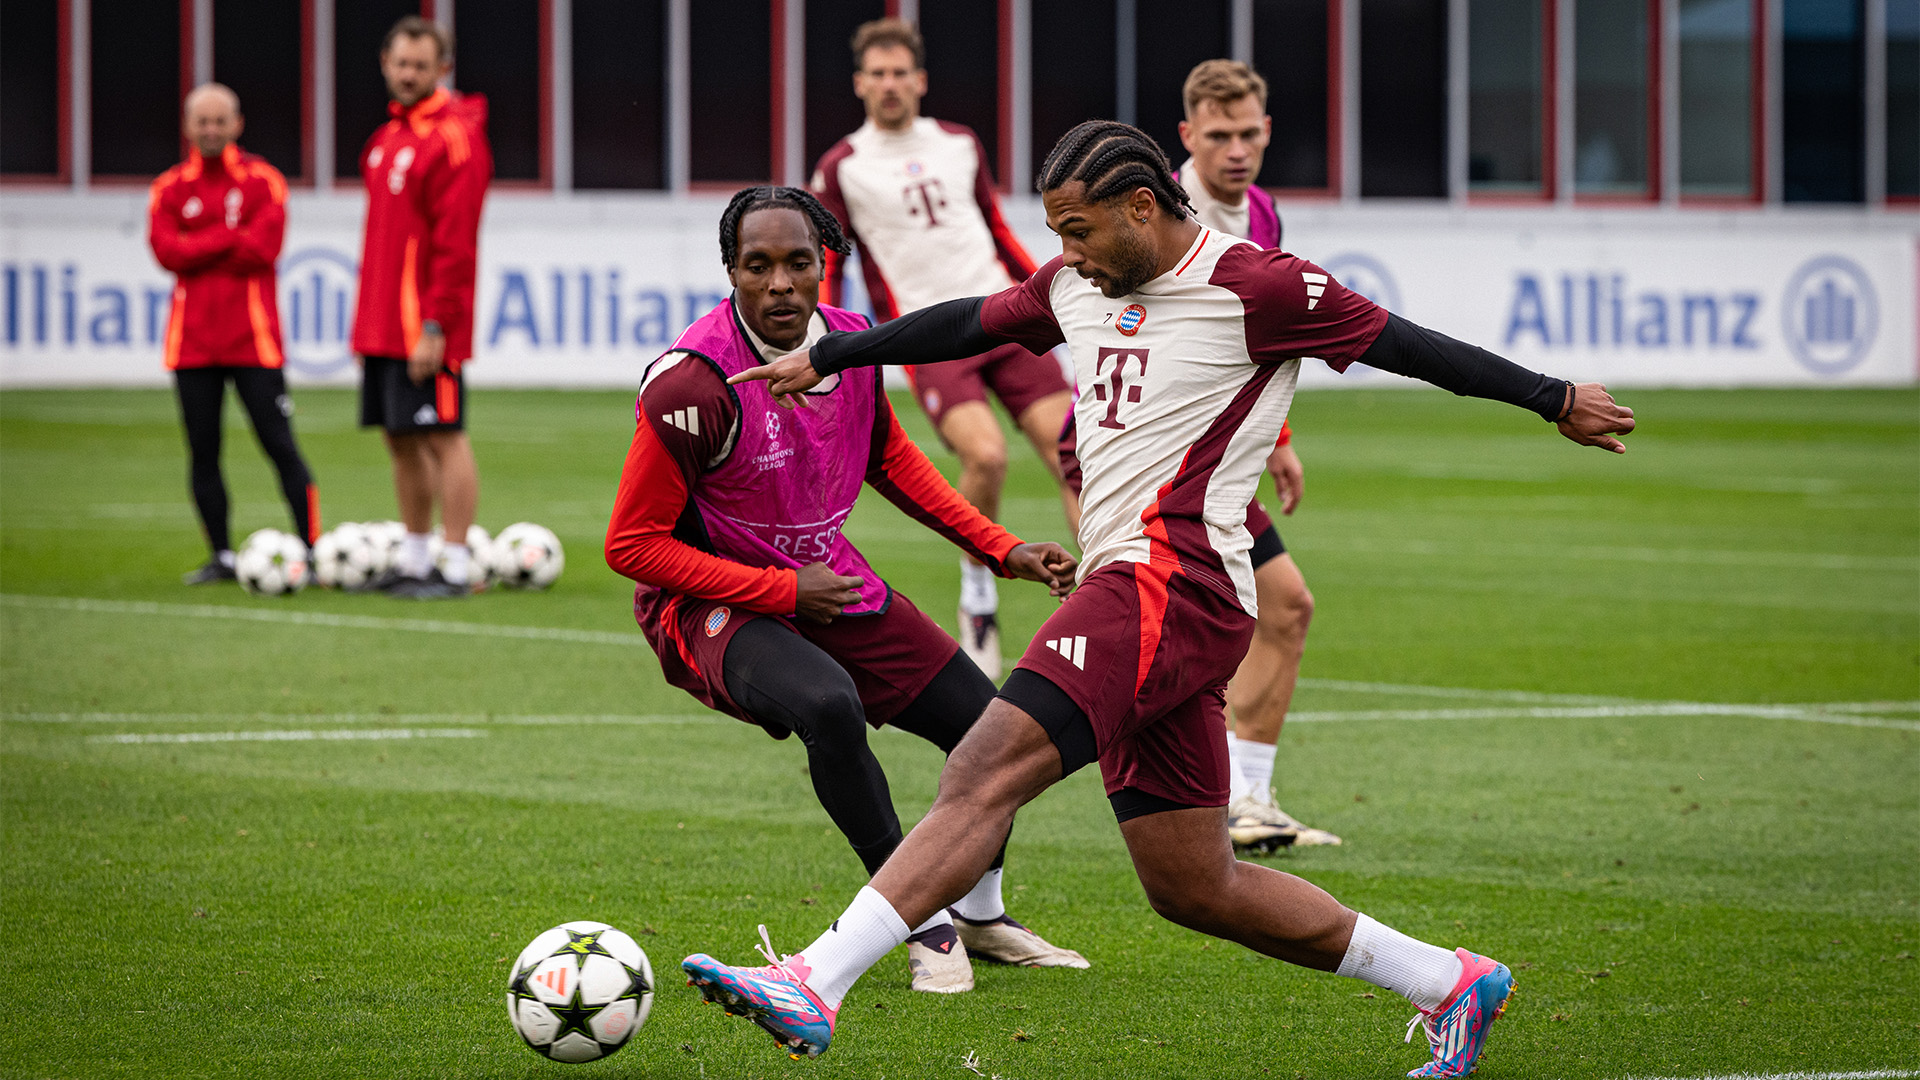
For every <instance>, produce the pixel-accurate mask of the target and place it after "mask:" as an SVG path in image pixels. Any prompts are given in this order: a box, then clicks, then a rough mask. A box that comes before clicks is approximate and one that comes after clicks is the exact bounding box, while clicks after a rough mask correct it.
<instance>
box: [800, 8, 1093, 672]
mask: <svg viewBox="0 0 1920 1080" xmlns="http://www.w3.org/2000/svg"><path fill="white" fill-rule="evenodd" d="M924 56H925V49H924V47H923V45H922V42H921V40H920V32H919V31H918V30H915V29H914V28H913V26H912V25H911V24H909V23H906V22H903V21H901V20H899V19H876V20H874V21H873V22H870V23H866V24H864V25H862V26H861V27H860V29H859V30H858V31H856V32H855V33H854V36H853V63H854V69H855V70H854V74H853V91H854V93H855V94H856V95H858V96H859V98H860V100H861V101H862V102H863V103H864V104H865V105H866V109H867V122H866V123H865V124H862V125H861V126H860V129H859V130H858V131H855V132H854V133H853V134H851V135H849V136H847V137H846V138H844V139H841V140H840V141H839V142H837V143H835V144H834V145H833V147H832V149H829V150H828V151H827V152H826V153H825V154H823V155H821V158H820V164H819V166H818V167H817V168H816V169H815V171H814V174H813V189H814V191H815V192H816V193H817V194H819V196H820V201H821V202H823V203H825V204H826V207H827V209H829V210H831V211H833V213H834V216H835V217H837V218H839V219H840V223H841V225H842V226H843V227H844V228H845V229H846V232H847V236H848V238H849V239H851V240H852V241H853V242H854V243H855V244H856V245H858V246H859V249H860V266H861V269H862V271H863V272H864V274H865V277H866V281H867V293H868V295H869V297H870V298H871V299H872V301H873V310H874V312H875V314H876V315H877V316H878V317H879V318H880V319H881V320H882V321H885V320H887V319H891V318H894V317H895V316H897V315H899V314H900V313H901V312H903V311H913V310H915V309H917V308H922V307H925V306H927V305H928V304H934V303H938V302H940V301H942V300H952V299H954V298H955V297H961V296H974V295H978V294H980V293H987V292H996V291H998V290H1000V289H1004V288H1006V287H1007V286H1009V285H1012V284H1013V283H1014V282H1017V281H1025V280H1026V279H1027V277H1028V275H1030V274H1032V273H1033V260H1032V259H1031V258H1029V257H1028V256H1027V252H1026V249H1024V248H1022V247H1021V246H1020V241H1019V240H1018V239H1017V238H1015V236H1014V235H1013V230H1012V229H1010V228H1008V227H1007V223H1006V220H1005V219H1004V218H1002V217H1001V215H1000V201H999V199H998V198H997V197H996V196H995V195H994V192H993V175H992V173H991V172H990V171H989V170H988V168H987V155H986V151H985V150H984V149H983V148H982V147H981V145H980V138H979V136H977V135H975V134H974V133H973V131H972V130H971V129H969V128H967V127H965V126H963V125H960V124H954V123H949V122H947V121H945V120H934V119H931V118H929V117H925V116H921V115H920V99H921V98H922V97H924V96H925V95H926V92H927V72H926V68H925V66H924V65H923V63H922V60H923V58H924ZM843 270H844V263H843V262H842V260H841V258H840V257H839V256H838V255H836V254H834V253H832V252H829V253H828V254H827V289H828V292H827V298H828V300H829V302H831V301H832V299H833V297H834V295H835V294H836V293H837V291H838V289H839V285H840V279H841V277H842V274H843ZM1042 352H1043V354H1044V350H1042ZM907 377H908V379H909V380H911V381H912V383H913V391H914V394H913V396H914V400H916V401H918V402H919V403H920V407H921V408H922V409H925V410H926V413H927V418H928V419H930V420H932V421H933V426H934V429H935V430H937V431H938V432H939V433H940V439H941V441H942V442H945V443H946V444H947V445H948V446H950V447H952V448H953V452H954V453H955V454H956V455H957V456H958V457H959V458H960V482H959V484H958V487H959V488H960V494H962V495H965V496H966V497H967V501H968V502H971V503H972V504H973V505H974V506H975V507H977V508H979V510H980V512H981V513H983V514H985V515H987V517H989V518H992V517H996V516H998V515H999V513H1000V490H1001V488H1002V486H1004V485H1005V483H1006V479H1007V442H1006V437H1005V436H1004V435H1002V434H1001V433H1000V421H999V420H998V419H996V418H995V416H994V413H993V406H991V405H989V404H988V403H987V392H988V391H989V390H991V391H992V392H993V394H994V396H995V397H998V398H999V399H1000V403H1001V404H1002V405H1005V406H1006V407H1007V413H1008V414H1009V415H1010V416H1012V417H1013V419H1014V422H1015V423H1017V424H1019V425H1020V429H1021V430H1022V431H1024V432H1025V433H1026V435H1027V438H1028V440H1029V441H1030V442H1032V443H1033V447H1034V449H1035V450H1036V451H1038V452H1039V453H1040V460H1041V461H1042V462H1043V463H1044V464H1045V465H1046V466H1047V469H1048V470H1049V471H1050V472H1052V473H1053V474H1054V479H1055V480H1056V481H1058V480H1059V479H1060V466H1059V464H1058V463H1057V462H1056V461H1055V460H1054V453H1053V442H1054V437H1055V435H1056V434H1057V433H1058V432H1059V430H1060V424H1061V422H1062V421H1063V420H1064V419H1065V418H1066V415H1067V410H1068V408H1070V407H1071V405H1072V403H1073V393H1072V391H1071V390H1070V389H1069V388H1068V386H1067V380H1066V378H1065V377H1064V376H1062V375H1061V374H1060V365H1059V363H1058V362H1057V361H1055V360H1054V359H1053V357H1051V356H1046V355H1038V356H1036V355H1035V354H1034V353H1032V352H1030V351H1029V350H1027V349H1025V348H1023V347H1021V346H1020V345H1019V344H1017V343H1013V342H1004V343H1000V344H998V345H995V346H993V347H990V348H986V349H982V350H981V352H980V355H978V356H972V357H968V358H967V359H965V360H964V361H962V362H959V363H951V364H941V365H939V366H937V367H930V368H925V369H918V368H913V367H909V368H907ZM1060 497H1061V501H1062V502H1063V503H1064V504H1065V505H1066V508H1067V513H1068V515H1069V517H1071V515H1072V514H1073V513H1074V512H1075V508H1076V503H1075V502H1074V498H1073V495H1072V493H1071V492H1070V491H1068V490H1066V489H1064V488H1063V489H1062V490H1061V493H1060ZM999 609H1000V597H999V594H998V592H997V591H996V590H995V588H994V584H993V571H992V570H991V569H989V568H988V567H986V566H985V565H983V564H981V563H980V562H978V561H976V560H974V559H973V558H972V557H971V556H964V555H963V556H961V559H960V612H959V625H958V627H957V629H958V631H959V637H960V647H961V648H963V649H965V650H966V652H967V655H968V656H970V657H972V658H973V662H974V663H975V664H976V665H978V666H979V668H980V670H981V671H983V672H985V673H986V675H987V677H988V678H990V679H998V678H999V677H1000V622H999V614H998V613H999Z"/></svg>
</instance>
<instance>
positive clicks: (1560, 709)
mask: <svg viewBox="0 0 1920 1080" xmlns="http://www.w3.org/2000/svg"><path fill="white" fill-rule="evenodd" d="M1862 704H1872V705H1882V704H1888V703H1885V702H1864V703H1862ZM1842 705H1843V707H1844V703H1842ZM1887 711H1895V710H1887ZM1897 711H1901V712H1920V704H1914V705H1913V706H1912V707H1910V708H1902V709H1899V710H1897ZM1633 716H1745V717H1753V718H1755V719H1761V720H1800V721H1805V722H1808V723H1814V724H1840V725H1843V726H1846V727H1866V728H1893V729H1895V730H1899V731H1920V720H1887V719H1882V718H1880V717H1874V716H1861V715H1858V714H1857V713H1841V712H1838V711H1836V712H1826V711H1824V709H1823V707H1822V706H1819V705H1741V704H1733V703H1725V704H1720V703H1714V702H1705V701H1654V702H1647V703H1645V704H1636V705H1562V706H1536V707H1534V708H1530V709H1354V710H1325V711H1322V710H1301V711H1298V712H1290V713H1288V714H1287V722H1288V723H1297V724H1313V723H1330V722H1339V721H1354V720H1590V719H1606V718H1616V717H1633Z"/></svg>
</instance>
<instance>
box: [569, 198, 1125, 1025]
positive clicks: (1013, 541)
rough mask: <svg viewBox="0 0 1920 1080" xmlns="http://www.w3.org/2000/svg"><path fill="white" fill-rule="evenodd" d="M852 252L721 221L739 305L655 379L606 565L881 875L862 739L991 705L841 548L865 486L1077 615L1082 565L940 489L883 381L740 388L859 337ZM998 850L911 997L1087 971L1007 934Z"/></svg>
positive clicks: (675, 653) (806, 232)
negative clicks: (993, 968) (838, 288)
mask: <svg viewBox="0 0 1920 1080" xmlns="http://www.w3.org/2000/svg"><path fill="white" fill-rule="evenodd" d="M846 248H847V243H846V240H845V239H844V238H843V237H842V236H841V233H840V227H839V225H838V224H837V223H835V221H834V218H833V215H831V214H829V213H827V211H826V209H825V208H824V207H822V206H821V205H820V203H819V202H818V201H817V200H815V199H814V197H813V196H812V195H809V194H808V193H806V192H805V191H802V190H800V189H798V188H773V187H760V188H748V189H746V190H744V191H741V192H740V193H739V194H737V195H735V196H734V197H733V201H732V203H730V204H729V205H728V207H727V209H726V212H725V213H724V214H722V215H721V218H720V254H721V260H722V262H724V263H725V265H726V268H727V276H728V278H729V279H730V280H731V281H732V283H733V287H734V292H733V296H732V298H731V299H729V300H727V301H726V302H724V303H722V304H721V305H720V306H719V307H717V308H714V309H713V310H712V311H710V312H708V313H707V314H706V315H705V316H704V317H702V318H701V319H700V320H699V321H697V322H695V323H694V324H693V325H692V326H691V327H689V328H688V329H687V331H686V332H685V333H683V334H681V335H680V339H679V340H678V341H676V342H675V343H674V345H673V348H671V349H669V350H668V351H667V352H666V353H665V354H663V355H662V356H661V357H660V358H659V359H658V360H655V361H654V362H653V363H652V364H651V365H649V366H648V367H647V370H646V372H645V374H644V375H643V376H642V379H641V384H640V400H639V402H638V405H637V407H636V409H635V412H636V420H637V421H638V426H637V428H636V430H635V432H634V436H633V448H632V450H631V451H629V453H628V455H627V463H626V468H625V469H624V470H623V471H622V473H621V477H620V492H619V495H618V497H617V500H616V502H615V505H614V511H613V520H612V523H611V524H610V525H609V526H608V529H607V562H608V564H609V565H611V566H612V567H613V568H614V569H615V570H617V571H619V572H620V573H621V574H623V575H625V576H627V577H630V578H632V579H634V580H635V581H637V582H639V583H640V584H639V587H638V588H637V589H635V591H634V615H635V618H636V619H638V621H639V623H640V626H641V629H642V630H644V631H645V632H646V636H647V640H648V642H649V643H651V644H652V646H653V649H654V651H655V652H656V653H658V654H659V656H660V667H661V670H662V672H663V673H664V674H665V675H666V678H667V681H668V682H670V683H672V684H673V685H675V686H678V687H680V688H681V689H683V690H685V691H687V692H688V693H690V694H692V695H693V696H694V697H696V698H698V699H699V700H700V701H701V702H703V703H704V704H706V705H708V706H710V707H712V708H715V709H718V710H720V711H722V712H725V713H728V714H730V715H732V716H735V717H738V718H740V719H742V720H747V721H750V722H752V723H756V724H759V725H760V726H761V727H763V728H765V729H766V730H767V733H768V734H770V735H772V736H773V737H774V738H777V739H784V738H786V737H787V736H788V735H792V734H797V735H799V736H800V741H801V743H803V744H804V745H805V746H806V749H807V771H808V773H809V774H810V775H811V776H812V778H813V788H814V792H815V793H816V794H817V795H818V796H819V798H820V805H821V806H822V807H824V808H825V809H826V811H827V816H828V817H830V818H832V819H833V823H834V824H835V825H837V826H839V828H840V832H841V833H842V834H843V835H844V836H845V837H846V838H847V842H848V843H849V844H851V845H852V846H853V850H854V853H855V854H856V855H858V856H859V857H860V860H861V861H862V862H863V863H865V864H866V867H867V872H868V873H869V874H871V873H873V872H875V871H877V870H879V869H880V867H881V865H882V864H884V863H885V862H886V861H887V857H888V856H889V855H891V854H892V853H893V850H894V848H896V847H898V846H899V844H900V819H899V817H898V816H896V815H895V813H894V809H893V798H892V796H891V794H890V793H889V792H888V790H887V777H886V774H885V773H884V772H882V771H881V769H880V763H879V762H878V761H876V760H875V759H874V756H873V751H872V750H870V749H869V748H868V746H867V735H866V727H867V725H868V724H872V725H874V726H876V727H877V726H879V725H881V724H892V725H893V726H894V727H896V728H899V729H900V730H902V731H909V732H912V733H913V734H915V735H918V736H920V737H921V738H923V739H926V740H927V741H928V742H931V743H933V744H934V745H936V746H938V747H940V749H941V750H943V751H947V752H951V751H952V750H953V749H954V747H955V746H957V745H959V743H960V740H961V737H962V736H964V735H965V734H966V733H967V730H968V729H969V728H970V727H972V726H973V723H974V721H975V720H977V719H979V717H980V714H981V711H982V710H983V709H985V708H986V706H987V703H988V702H990V701H992V700H993V683H992V682H991V681H990V680H988V679H987V677H986V676H985V675H983V674H981V672H980V669H979V668H977V667H975V666H974V665H973V662H972V661H971V660H969V659H967V658H966V656H964V655H962V654H961V652H960V650H959V647H958V646H956V645H955V644H954V641H953V639H952V638H950V637H948V636H947V635H946V634H944V633H942V632H941V630H940V628H939V627H938V626H936V625H935V624H934V622H933V620H931V619H929V618H927V617H926V616H925V615H923V614H921V613H920V611H919V609H918V608H916V607H914V605H913V603H912V601H910V600H908V599H907V598H906V597H905V596H903V595H901V594H900V593H897V592H894V591H892V590H891V589H890V588H888V586H887V583H886V582H885V581H883V580H881V578H880V575H879V574H877V573H875V572H874V570H873V567H871V566H869V565H868V564H867V561H866V559H865V558H864V557H862V556H861V554H860V552H859V551H858V550H856V549H855V548H854V546H853V545H852V544H851V543H849V542H848V541H847V538H846V537H845V536H844V535H842V533H841V528H842V526H843V525H844V524H845V523H846V519H847V515H848V514H849V513H851V512H852V510H853V506H854V502H855V500H856V499H858V498H859V495H860V487H861V484H862V482H865V483H867V484H870V485H872V486H873V487H874V489H875V490H877V491H879V492H880V493H881V494H883V495H885V496H886V497H887V498H888V499H889V500H890V501H891V502H893V504H894V505H896V506H898V507H900V509H902V510H904V511H905V512H906V513H907V514H908V515H910V516H911V517H913V518H914V519H915V520H917V521H919V522H921V523H922V524H924V525H926V526H927V527H928V528H930V529H932V530H934V531H935V532H937V533H939V534H940V535H942V536H944V537H946V538H947V539H949V540H951V541H953V543H954V544H955V545H956V546H958V547H959V548H960V550H962V551H965V552H967V553H968V554H970V555H972V556H973V557H974V558H976V559H979V560H980V561H981V563H982V564H983V565H986V566H990V567H992V568H993V569H994V570H995V571H997V572H999V573H1001V574H1004V575H1006V576H1008V577H1021V578H1026V579H1028V580H1030V581H1041V582H1045V583H1046V584H1048V585H1051V586H1053V587H1054V591H1055V592H1056V593H1057V594H1060V595H1065V593H1066V591H1067V589H1068V588H1069V587H1070V584H1069V582H1070V580H1071V577H1072V574H1073V566H1074V561H1073V557H1072V556H1071V555H1069V554H1068V553H1067V551H1066V549H1064V548H1062V547H1061V546H1060V545H1058V544H1023V543H1021V542H1020V540H1019V538H1018V537H1015V536H1014V535H1012V534H1011V533H1009V532H1007V531H1006V530H1005V529H1003V528H1001V527H1000V526H998V525H995V524H994V523H993V522H991V521H989V520H987V518H986V517H985V516H983V515H982V514H981V513H980V512H979V511H977V510H975V509H974V508H973V507H972V506H971V505H969V504H968V503H967V501H966V500H965V499H963V498H961V497H960V495H959V494H958V493H957V492H955V491H954V490H953V489H952V488H951V487H948V486H947V483H946V481H945V480H944V479H943V478H942V477H941V475H940V473H939V472H938V471H937V470H935V469H934V467H933V465H932V463H930V462H929V461H927V458H926V455H924V454H922V453H921V452H920V450H919V448H918V447H916V446H914V444H913V442H912V440H910V439H908V438H907V435H906V433H905V432H904V431H903V430H901V427H900V424H899V423H898V421H896V420H895V419H894V416H893V410H892V408H891V406H889V405H888V403H887V396H886V394H885V392H884V391H883V390H882V388H881V384H880V378H879V372H878V371H876V370H872V369H864V370H861V371H856V372H849V373H848V374H847V375H845V376H843V377H839V378H836V379H834V380H833V381H832V382H831V383H830V384H825V385H823V386H821V387H819V388H817V389H815V390H814V391H813V392H812V393H810V394H808V395H807V397H808V400H809V402H810V403H811V404H812V406H813V407H812V408H810V409H807V410H804V411H801V412H789V411H787V410H785V409H782V408H779V407H777V406H776V405H775V404H774V400H773V395H772V394H770V393H768V392H767V388H766V387H765V386H764V385H763V384H761V383H750V384H747V385H744V386H740V387H737V388H736V387H730V386H728V385H727V382H726V380H727V377H728V376H730V375H735V374H738V373H739V372H742V371H745V370H747V369H748V368H752V367H756V366H759V365H761V364H764V363H765V362H766V360H767V359H768V358H771V357H776V356H780V355H783V354H785V353H788V352H791V351H793V350H795V349H802V348H806V347H807V346H810V345H812V344H814V343H815V342H817V341H818V340H820V338H821V336H822V335H824V334H826V333H827V332H828V331H829V330H854V329H859V328H861V327H864V326H866V325H867V323H866V320H865V319H863V318H862V317H860V316H859V315H856V314H853V313H852V312H848V311H842V310H840V309H839V308H835V307H828V306H826V305H824V304H821V303H820V302H819V288H820V266H821V261H822V260H821V255H822V251H823V249H824V250H825V251H839V252H841V253H845V251H846ZM1011 823H1012V822H1011V819H1009V821H1008V824H1009V825H1011ZM1005 841H1006V831H1005V830H1004V829H1003V830H1002V831H1001V835H1000V839H999V840H998V841H996V843H995V847H996V852H993V853H989V854H988V857H987V860H986V861H983V862H982V863H981V865H980V867H979V869H978V870H977V871H976V872H975V873H974V879H973V880H972V881H969V882H968V883H967V885H968V888H967V889H963V890H961V891H962V893H964V894H965V895H956V896H954V897H949V898H948V900H949V902H951V903H952V904H953V909H952V911H951V912H949V911H948V910H947V906H946V904H942V905H940V906H939V907H938V908H935V909H933V910H930V911H928V912H927V913H926V914H925V915H923V916H922V917H920V918H918V919H915V920H914V928H913V931H912V933H911V934H908V935H903V940H904V941H905V942H906V945H907V963H908V968H909V970H910V971H911V972H912V975H913V988H914V989H915V990H924V991H930V992H936V993H948V994H951V993H959V992H962V991H966V990H971V989H973V968H972V965H971V964H970V962H969V960H968V955H969V953H971V954H972V955H975V956H979V957H982V958H983V959H988V960H994V961H997V962H1001V963H1009V964H1020V965H1024V966H1029V967H1078V968H1084V967H1086V966H1087V961H1086V959H1085V958H1084V957H1082V956H1081V955H1080V954H1079V953H1077V952H1074V951H1072V950H1071V949H1062V948H1058V947H1056V946H1053V945H1050V944H1048V943H1047V942H1046V941H1045V940H1043V939H1042V938H1041V937H1040V936H1039V935H1038V934H1035V933H1034V932H1033V931H1031V930H1029V929H1027V928H1026V927H1024V926H1022V925H1020V924H1019V923H1017V922H1015V921H1014V920H1013V919H1012V918H1010V917H1009V916H1008V915H1007V909H1006V905H1005V904H1004V903H1003V902H1002V900H1001V892H1000V878H1001V870H1000V865H1001V859H1002V856H1003V854H1004V850H1003V847H1002V845H1004V842H1005ZM894 944H896V945H897V944H900V942H895V943H894ZM875 959H878V957H876V958H875Z"/></svg>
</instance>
